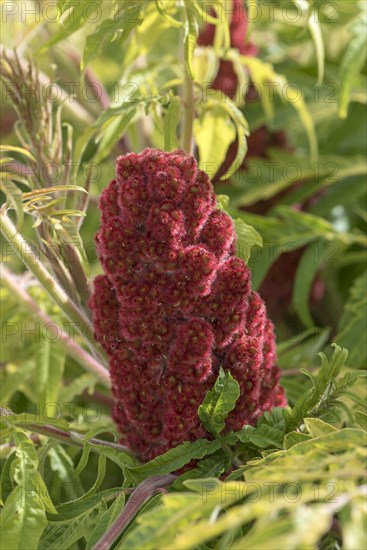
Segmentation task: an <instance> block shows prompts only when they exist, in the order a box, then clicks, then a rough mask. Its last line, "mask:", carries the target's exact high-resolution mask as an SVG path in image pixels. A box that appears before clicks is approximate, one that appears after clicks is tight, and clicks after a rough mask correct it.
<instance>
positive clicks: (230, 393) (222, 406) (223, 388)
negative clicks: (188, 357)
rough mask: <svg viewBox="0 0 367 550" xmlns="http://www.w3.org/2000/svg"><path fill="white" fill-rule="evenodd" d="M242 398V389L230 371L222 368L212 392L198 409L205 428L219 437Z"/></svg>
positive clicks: (209, 392)
mask: <svg viewBox="0 0 367 550" xmlns="http://www.w3.org/2000/svg"><path fill="white" fill-rule="evenodd" d="M239 396H240V387H239V384H238V382H237V380H235V379H234V378H233V376H232V375H231V373H230V372H229V371H224V370H223V369H222V368H220V371H219V375H218V378H217V380H216V382H215V384H214V387H213V389H212V390H210V391H208V393H207V394H206V396H205V399H204V401H203V403H202V404H201V405H200V407H199V409H198V414H199V417H200V420H201V421H202V423H203V425H204V428H205V429H206V430H207V431H208V432H210V433H212V434H213V435H215V436H217V435H219V434H220V432H221V431H222V430H223V429H224V426H225V421H226V418H227V416H228V414H229V413H230V411H232V410H233V409H234V408H235V405H236V401H237V399H238V398H239Z"/></svg>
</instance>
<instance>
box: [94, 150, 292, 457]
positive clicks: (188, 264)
mask: <svg viewBox="0 0 367 550" xmlns="http://www.w3.org/2000/svg"><path fill="white" fill-rule="evenodd" d="M100 209H101V212H102V216H101V227H100V230H99V232H98V235H97V237H96V241H97V249H98V254H99V258H100V260H101V263H102V266H103V269H104V275H100V276H98V277H97V278H96V279H95V282H94V293H93V295H92V298H91V301H90V307H91V309H92V311H93V317H94V332H95V337H96V339H97V340H98V341H99V342H100V343H101V345H102V346H103V347H104V349H105V350H106V352H107V354H108V355H109V358H110V373H111V380H112V390H113V394H114V397H115V400H116V405H115V408H114V411H113V418H114V420H115V422H116V424H117V425H118V427H119V430H120V432H121V436H122V438H123V440H124V441H125V443H126V444H128V445H129V446H130V447H131V448H132V449H134V450H135V452H136V453H137V455H138V456H139V457H140V458H141V459H142V460H149V459H152V458H154V457H155V456H157V455H159V454H161V453H163V452H165V451H167V450H168V449H170V448H171V447H174V446H175V445H177V444H179V443H182V442H184V441H194V440H196V439H198V438H200V437H210V435H209V434H208V433H207V432H206V431H205V429H204V427H203V426H202V425H201V422H200V419H199V417H198V414H197V409H198V407H199V405H200V404H201V403H202V401H203V399H204V397H205V395H206V393H207V392H208V391H209V390H210V389H211V388H212V387H213V385H214V383H215V380H216V378H217V376H218V373H219V368H220V367H221V366H222V367H223V368H224V369H228V370H230V371H231V373H232V375H233V376H234V378H235V379H236V380H237V381H238V383H239V385H240V389H241V395H240V398H239V399H238V401H237V405H236V408H235V409H234V410H233V411H232V412H231V413H230V415H229V417H228V419H227V423H226V429H227V430H229V429H240V428H241V427H242V426H243V425H245V424H254V423H255V422H256V421H257V419H258V417H259V416H260V415H261V414H262V412H263V411H265V410H269V409H271V408H272V407H274V406H278V405H279V406H283V405H285V404H286V400H285V397H284V392H283V389H282V388H281V387H280V386H279V383H278V381H279V375H280V371H279V369H278V367H277V366H276V358H275V343H274V335H273V326H272V324H271V322H270V321H269V320H268V319H267V317H266V311H265V306H264V303H263V301H262V300H261V298H260V296H259V295H258V294H257V293H256V292H254V291H252V290H251V284H250V278H251V277H250V272H249V269H248V267H247V266H246V265H245V263H244V262H243V261H242V260H241V259H239V258H237V257H236V256H235V248H234V246H235V232H234V228H233V223H232V220H231V218H230V217H229V216H228V215H227V214H225V213H224V212H222V211H221V210H219V209H218V206H217V203H216V197H215V194H214V192H213V188H212V185H211V183H210V182H209V179H208V176H207V174H205V173H204V172H202V171H201V170H199V169H198V167H197V163H196V161H195V159H194V158H193V157H190V156H187V155H186V154H185V153H183V152H182V151H174V152H172V153H164V152H162V151H158V150H154V149H146V150H145V151H143V152H142V153H140V154H135V153H130V154H128V155H126V156H124V157H119V158H118V159H117V165H116V179H115V180H113V181H112V182H111V183H110V184H109V186H108V187H107V188H106V189H105V190H104V191H103V193H102V196H101V199H100Z"/></svg>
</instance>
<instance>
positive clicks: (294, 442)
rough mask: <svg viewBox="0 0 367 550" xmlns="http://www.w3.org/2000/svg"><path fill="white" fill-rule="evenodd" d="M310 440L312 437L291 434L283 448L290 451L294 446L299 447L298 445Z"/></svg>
mask: <svg viewBox="0 0 367 550" xmlns="http://www.w3.org/2000/svg"><path fill="white" fill-rule="evenodd" d="M308 439H310V436H309V435H307V434H304V433H301V432H289V433H288V434H287V435H286V436H285V437H284V441H283V446H284V448H285V449H287V450H288V449H290V448H291V447H293V445H297V443H301V442H302V441H307V440H308Z"/></svg>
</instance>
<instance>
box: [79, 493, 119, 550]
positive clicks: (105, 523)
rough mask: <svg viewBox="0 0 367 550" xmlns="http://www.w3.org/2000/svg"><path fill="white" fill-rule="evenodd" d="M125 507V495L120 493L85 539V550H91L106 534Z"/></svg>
mask: <svg viewBox="0 0 367 550" xmlns="http://www.w3.org/2000/svg"><path fill="white" fill-rule="evenodd" d="M124 506H125V494H124V493H120V494H119V495H118V496H117V498H116V500H115V502H114V503H113V504H111V506H110V507H109V509H108V510H106V512H104V514H103V515H102V516H101V517H100V519H99V521H98V523H97V524H96V526H95V528H94V529H93V531H92V533H91V535H90V536H89V537H87V541H88V542H87V546H86V550H92V548H93V547H94V545H95V544H96V543H97V542H98V541H99V539H100V538H102V536H103V535H104V534H105V533H106V531H107V530H108V529H109V528H110V527H111V525H112V524H113V523H114V521H115V520H116V519H117V517H118V516H119V515H120V513H121V512H122V510H123V508H124Z"/></svg>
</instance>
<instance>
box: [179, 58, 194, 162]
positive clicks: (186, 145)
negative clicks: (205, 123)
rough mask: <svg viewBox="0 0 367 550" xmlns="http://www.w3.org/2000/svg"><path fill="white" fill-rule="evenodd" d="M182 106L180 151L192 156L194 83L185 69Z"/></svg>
mask: <svg viewBox="0 0 367 550" xmlns="http://www.w3.org/2000/svg"><path fill="white" fill-rule="evenodd" d="M183 104H184V107H185V115H184V120H183V130H182V149H183V150H184V151H185V152H186V153H187V154H188V155H192V135H193V128H194V114H195V111H194V83H193V80H192V78H191V76H190V74H189V72H188V70H187V68H186V67H185V78H184V86H183Z"/></svg>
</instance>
